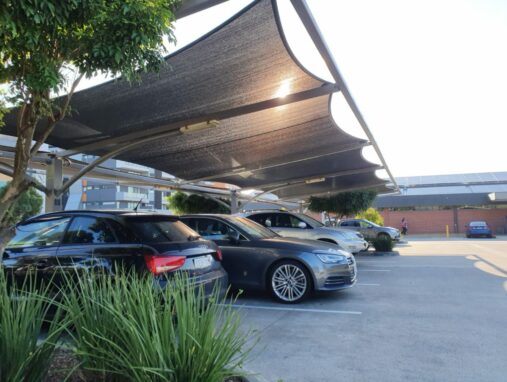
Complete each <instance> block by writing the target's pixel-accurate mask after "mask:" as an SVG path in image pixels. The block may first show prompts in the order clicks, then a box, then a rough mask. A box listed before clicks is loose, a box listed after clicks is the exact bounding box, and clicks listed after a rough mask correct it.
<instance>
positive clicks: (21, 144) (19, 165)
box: [0, 105, 37, 254]
mask: <svg viewBox="0 0 507 382" xmlns="http://www.w3.org/2000/svg"><path fill="white" fill-rule="evenodd" d="M36 121H37V118H36V117H35V116H34V114H33V109H32V107H31V106H30V105H27V106H25V107H22V108H21V109H20V111H19V115H18V125H17V134H18V136H17V138H18V139H17V140H16V150H15V157H14V173H13V175H12V181H11V182H10V183H9V184H8V185H7V189H6V190H5V193H4V194H3V195H2V197H1V198H0V253H2V254H3V252H4V250H5V246H6V245H7V243H8V242H9V240H10V239H11V238H12V235H13V230H12V225H13V224H14V223H15V222H13V221H11V219H10V216H9V210H10V209H11V207H12V206H13V205H14V203H15V202H16V201H17V200H18V198H19V197H20V196H21V194H22V193H23V192H25V191H26V190H28V188H29V187H30V186H31V183H30V182H29V181H27V180H26V179H25V174H26V172H27V170H28V166H29V163H30V158H31V155H30V149H31V146H32V139H33V134H34V131H35V125H36Z"/></svg>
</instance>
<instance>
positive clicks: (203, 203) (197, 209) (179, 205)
mask: <svg viewBox="0 0 507 382" xmlns="http://www.w3.org/2000/svg"><path fill="white" fill-rule="evenodd" d="M167 206H168V207H169V209H170V210H171V211H173V212H174V213H176V214H180V215H183V214H198V213H215V214H228V213H230V212H231V211H230V209H229V208H226V207H225V206H224V205H222V204H220V203H219V202H217V201H216V200H213V199H210V198H206V197H204V196H201V195H196V194H190V195H187V194H185V193H184V192H181V191H176V192H173V193H172V194H171V195H169V196H168V197H167Z"/></svg>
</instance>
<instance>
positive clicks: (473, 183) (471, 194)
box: [374, 172, 507, 234]
mask: <svg viewBox="0 0 507 382" xmlns="http://www.w3.org/2000/svg"><path fill="white" fill-rule="evenodd" d="M396 180H397V182H398V185H399V186H400V193H399V194H395V195H380V196H378V197H377V198H376V200H375V202H374V207H375V208H377V209H379V210H380V212H381V214H382V216H383V217H384V224H385V225H388V226H392V227H400V226H401V219H402V218H405V219H407V220H408V224H409V234H435V233H437V234H445V233H446V231H447V229H448V230H449V233H451V234H453V233H454V234H464V232H465V230H466V227H467V225H468V224H469V223H470V222H471V221H474V220H482V221H486V222H487V223H488V224H489V226H490V227H491V228H492V229H493V231H494V232H495V233H496V234H506V233H507V172H495V173H478V174H455V175H435V176H419V177H404V178H397V179H396Z"/></svg>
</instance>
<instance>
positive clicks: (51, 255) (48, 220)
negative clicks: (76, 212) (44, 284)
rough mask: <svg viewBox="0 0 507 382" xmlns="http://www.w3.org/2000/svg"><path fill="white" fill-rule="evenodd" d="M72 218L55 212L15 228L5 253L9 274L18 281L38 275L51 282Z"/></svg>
mask: <svg viewBox="0 0 507 382" xmlns="http://www.w3.org/2000/svg"><path fill="white" fill-rule="evenodd" d="M70 220H71V218H70V217H68V216H58V215H52V216H47V217H45V218H42V219H38V220H32V221H29V222H28V223H26V224H20V225H18V226H17V227H16V233H15V235H14V237H13V238H12V239H11V241H10V242H9V244H8V245H7V248H6V249H5V252H4V253H3V256H2V264H3V266H4V269H5V271H6V272H7V274H8V275H9V277H11V276H12V277H13V278H14V280H15V281H16V282H17V283H18V284H19V283H22V282H23V281H24V279H25V276H26V275H27V274H28V273H30V274H35V275H36V276H37V280H38V281H42V280H45V281H48V280H49V279H51V278H52V277H53V275H54V268H55V266H57V264H58V260H57V251H58V247H59V246H60V244H61V242H62V239H63V237H64V234H65V231H66V229H67V226H68V224H69V222H70Z"/></svg>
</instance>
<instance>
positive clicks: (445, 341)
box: [236, 237, 507, 382]
mask: <svg viewBox="0 0 507 382" xmlns="http://www.w3.org/2000/svg"><path fill="white" fill-rule="evenodd" d="M395 250H397V251H399V253H400V256H382V257H381V256H363V255H358V256H357V257H356V259H357V262H358V282H357V284H356V286H355V287H353V288H351V289H348V290H344V291H341V292H336V293H331V294H321V295H317V296H314V297H311V298H310V299H308V300H307V301H305V302H303V303H301V304H297V305H284V304H278V303H275V302H273V301H272V300H271V299H270V298H269V297H268V296H267V295H266V294H261V293H245V294H243V295H242V296H241V297H240V298H239V299H238V301H237V303H236V304H237V305H241V307H238V309H240V312H241V314H242V316H243V324H242V325H243V328H244V329H245V330H252V331H253V335H252V338H258V343H257V345H256V346H255V348H254V350H253V353H252V357H251V360H250V361H249V363H248V364H247V365H246V369H247V370H249V371H252V372H253V373H257V375H256V376H254V379H257V380H260V381H279V380H282V381H284V382H289V381H461V382H462V381H505V380H507V326H506V324H507V239H506V238H497V239H477V240H474V239H472V240H470V239H454V240H442V239H434V238H433V239H432V238H428V237H426V238H424V240H418V239H415V240H410V239H409V240H408V241H407V242H405V243H401V244H399V245H397V246H396V247H395Z"/></svg>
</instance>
